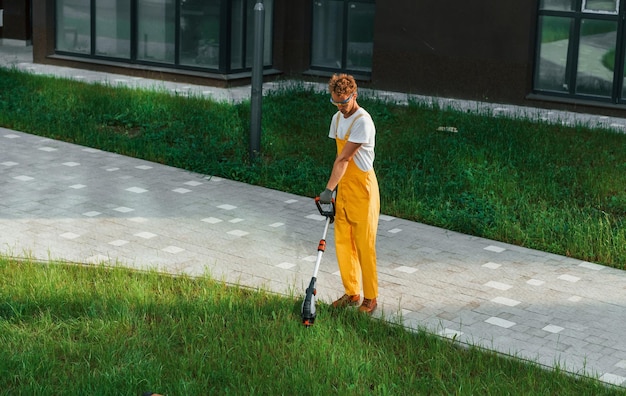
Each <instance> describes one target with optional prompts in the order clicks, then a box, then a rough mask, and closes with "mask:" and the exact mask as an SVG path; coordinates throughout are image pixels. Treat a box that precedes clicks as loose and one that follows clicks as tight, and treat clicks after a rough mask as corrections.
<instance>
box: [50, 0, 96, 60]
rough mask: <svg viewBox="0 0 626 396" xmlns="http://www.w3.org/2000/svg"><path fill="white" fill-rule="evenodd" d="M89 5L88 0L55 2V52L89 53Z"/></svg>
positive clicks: (61, 0)
mask: <svg viewBox="0 0 626 396" xmlns="http://www.w3.org/2000/svg"><path fill="white" fill-rule="evenodd" d="M90 3H91V2H90V0H57V2H56V20H57V29H56V48H57V50H59V51H69V52H76V53H82V54H90V53H91V7H90Z"/></svg>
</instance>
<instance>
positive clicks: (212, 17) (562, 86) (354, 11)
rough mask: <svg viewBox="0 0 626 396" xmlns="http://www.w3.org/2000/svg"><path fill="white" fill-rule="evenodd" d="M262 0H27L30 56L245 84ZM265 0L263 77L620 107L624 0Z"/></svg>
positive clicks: (590, 108)
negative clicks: (347, 80) (341, 78)
mask: <svg viewBox="0 0 626 396" xmlns="http://www.w3.org/2000/svg"><path fill="white" fill-rule="evenodd" d="M0 1H1V0H0ZM8 1H9V0H4V3H5V6H6V3H7V2H8ZM258 1H259V0H32V21H33V23H32V43H33V57H34V60H35V62H38V63H47V64H56V65H62V66H70V67H78V68H86V69H93V70H101V71H108V72H115V73H122V74H129V75H136V76H142V77H150V78H161V79H168V80H175V81H186V82H190V83H197V84H204V85H216V86H231V85H241V84H247V83H249V82H250V76H251V68H252V54H253V45H252V43H253V41H254V40H253V39H254V34H255V33H254V23H253V22H254V15H255V14H254V13H255V11H254V7H255V5H256V4H257V2H258ZM262 3H263V8H264V11H265V31H264V32H263V34H264V38H265V40H264V41H265V47H264V66H265V73H266V78H268V79H270V78H273V77H276V76H281V77H284V78H303V79H309V80H319V81H325V80H326V79H327V78H328V76H330V75H331V74H332V73H336V72H347V73H351V74H353V75H355V77H357V78H358V79H359V80H360V82H361V85H363V86H368V87H371V88H374V89H381V90H390V91H399V92H406V93H411V94H421V95H430V96H440V97H450V98H459V99H470V100H479V101H487V102H496V103H509V104H516V105H526V106H533V107H546V108H554V109H563V110H574V111H585V112H590V113H600V114H606V115H614V116H625V115H626V112H625V110H626V86H625V84H624V78H625V69H626V62H625V61H624V59H625V57H626V49H625V44H626V43H625V40H624V37H625V36H626V34H625V29H626V27H625V26H624V25H625V24H626V22H625V19H626V10H625V7H624V6H623V5H622V4H620V3H621V0H527V1H520V0H482V1H477V2H468V1H464V0H450V1H440V0H420V1H415V0H388V1H384V2H383V1H380V0H379V1H375V0H312V1H309V0H296V1H294V0H263V1H262ZM5 12H6V11H5ZM5 30H6V26H5Z"/></svg>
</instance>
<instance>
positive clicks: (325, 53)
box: [311, 0, 343, 69]
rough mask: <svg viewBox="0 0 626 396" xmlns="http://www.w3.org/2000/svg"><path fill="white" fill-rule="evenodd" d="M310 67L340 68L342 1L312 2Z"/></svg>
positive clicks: (323, 0) (321, 0) (317, 0)
mask: <svg viewBox="0 0 626 396" xmlns="http://www.w3.org/2000/svg"><path fill="white" fill-rule="evenodd" d="M311 44H312V45H311V47H312V48H311V52H312V54H311V65H312V66H319V67H328V68H334V69H341V68H342V63H341V62H342V53H343V1H341V0H315V1H314V2H313V37H312V43H311Z"/></svg>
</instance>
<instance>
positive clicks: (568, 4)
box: [539, 0, 576, 11]
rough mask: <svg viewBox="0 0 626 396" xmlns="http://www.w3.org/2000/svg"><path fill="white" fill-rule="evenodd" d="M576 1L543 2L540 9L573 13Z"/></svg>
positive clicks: (557, 0)
mask: <svg viewBox="0 0 626 396" xmlns="http://www.w3.org/2000/svg"><path fill="white" fill-rule="evenodd" d="M575 1H576V0H541V1H540V2H539V9H541V10H561V11H572V10H574V3H575Z"/></svg>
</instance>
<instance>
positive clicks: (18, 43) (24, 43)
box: [0, 38, 32, 47]
mask: <svg viewBox="0 0 626 396" xmlns="http://www.w3.org/2000/svg"><path fill="white" fill-rule="evenodd" d="M0 45H6V46H7V47H28V46H29V45H32V42H31V41H30V40H16V39H8V38H3V39H0Z"/></svg>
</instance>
